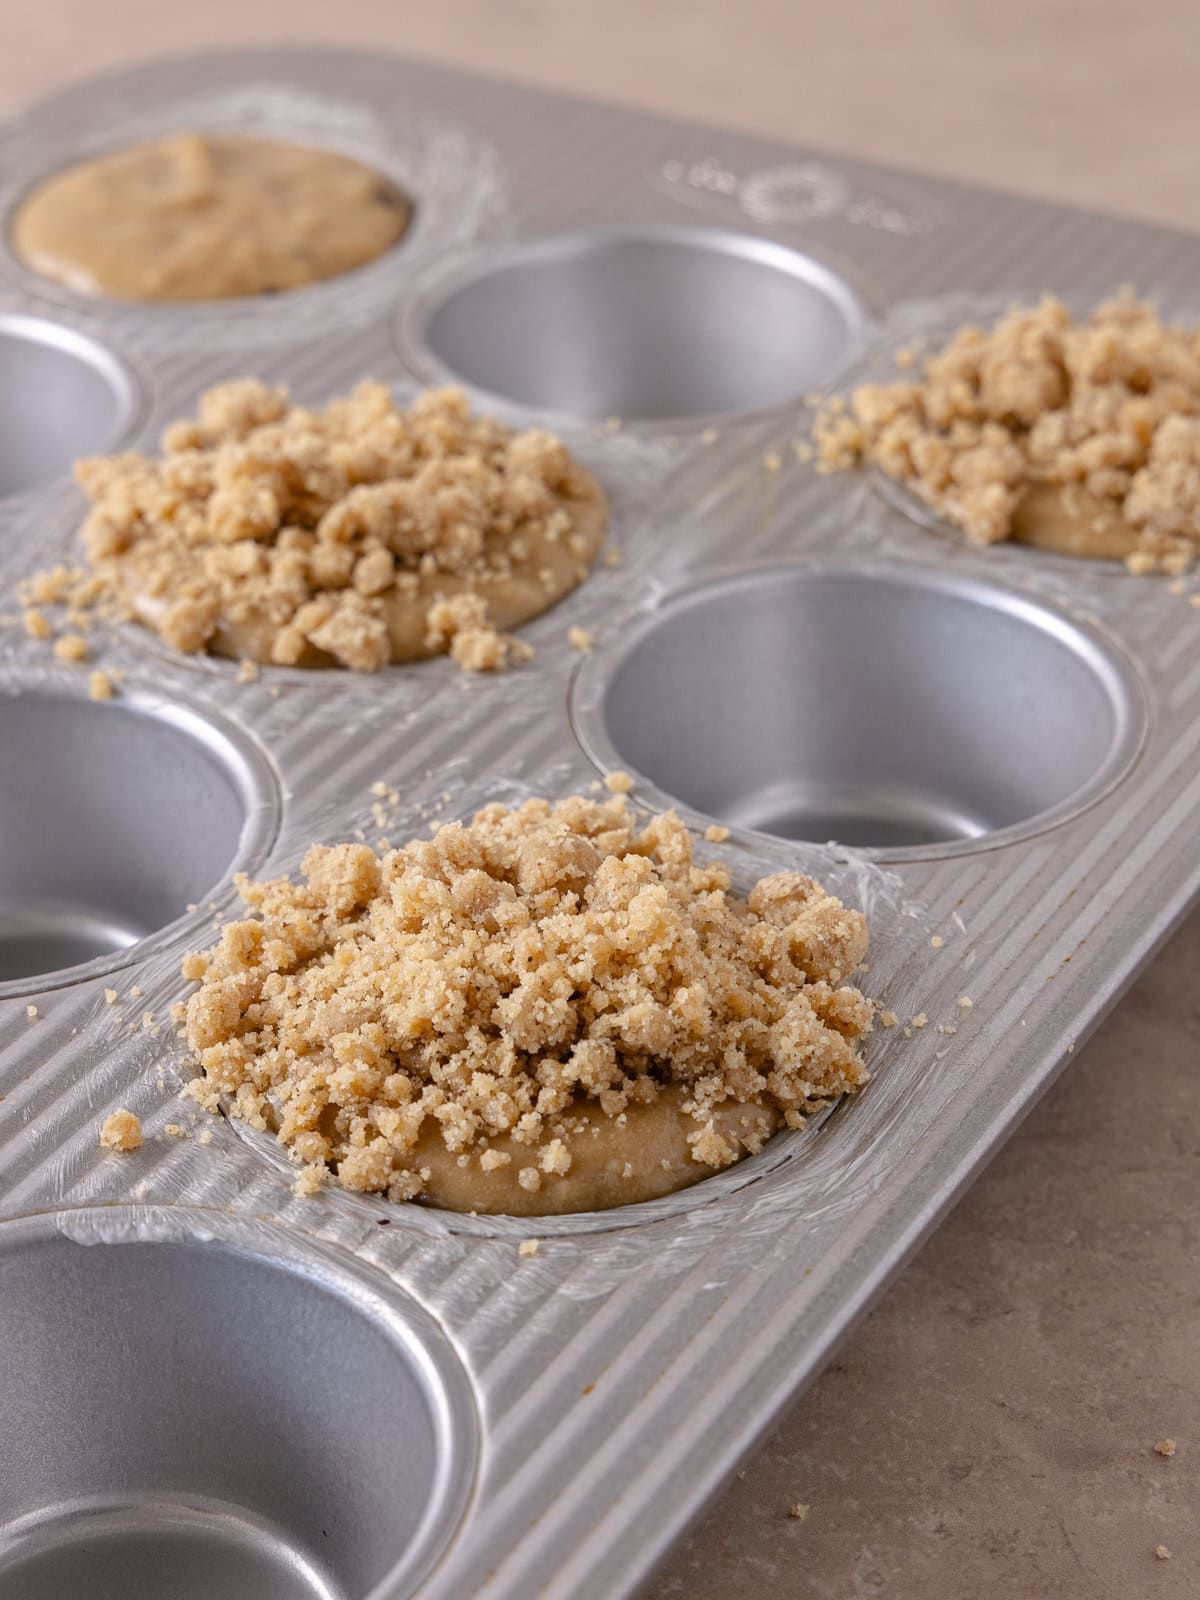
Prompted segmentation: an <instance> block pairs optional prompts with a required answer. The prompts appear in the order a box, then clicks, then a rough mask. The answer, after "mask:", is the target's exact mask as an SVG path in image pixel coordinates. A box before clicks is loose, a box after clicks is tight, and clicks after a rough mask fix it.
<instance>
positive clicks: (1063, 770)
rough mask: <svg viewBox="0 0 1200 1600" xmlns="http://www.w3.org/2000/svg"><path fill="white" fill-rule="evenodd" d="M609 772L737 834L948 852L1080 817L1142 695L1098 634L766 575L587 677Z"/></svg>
mask: <svg viewBox="0 0 1200 1600" xmlns="http://www.w3.org/2000/svg"><path fill="white" fill-rule="evenodd" d="M573 698H574V714H575V721H576V727H577V731H578V733H579V735H580V738H581V741H582V742H583V743H584V745H585V748H586V749H587V750H588V752H589V754H590V755H591V756H592V757H593V759H594V760H595V761H596V762H597V764H598V765H599V766H600V767H601V768H602V769H608V768H611V767H615V766H624V767H628V768H630V769H632V771H634V772H635V773H637V774H639V775H640V776H641V777H642V778H645V779H648V780H649V782H650V784H652V785H653V786H654V787H655V789H656V790H658V791H659V793H658V795H656V796H655V801H656V803H661V801H662V799H663V797H664V796H665V797H666V798H668V799H674V800H678V801H682V802H683V803H684V804H686V805H688V806H690V807H693V808H694V809H695V810H697V811H699V812H702V813H704V814H705V815H708V816H713V817H716V818H719V819H720V820H721V821H723V822H725V823H730V824H733V825H734V826H737V827H742V828H748V829H756V830H760V831H762V832H764V833H768V834H773V835H775V836H777V837H782V838H787V839H807V840H812V841H816V842H823V841H827V840H831V839H832V840H837V841H838V842H840V843H842V844H847V845H857V846H862V847H865V848H867V849H869V850H872V851H875V852H878V853H880V854H882V855H890V856H898V855H905V854H916V855H926V854H929V853H931V852H932V853H942V854H953V853H956V852H957V851H958V850H961V849H962V848H964V846H969V844H970V842H972V841H979V842H987V843H1001V842H1006V841H1008V840H1009V839H1011V838H1013V837H1015V836H1017V835H1021V834H1026V833H1030V832H1034V831H1039V830H1041V829H1043V828H1046V827H1049V826H1051V825H1052V824H1053V823H1056V822H1059V821H1062V820H1064V819H1065V818H1066V817H1068V816H1071V815H1074V814H1075V813H1077V812H1078V811H1080V810H1082V809H1083V808H1084V807H1085V806H1086V805H1087V804H1088V803H1090V802H1091V801H1093V800H1095V799H1096V798H1098V797H1099V796H1100V795H1101V794H1103V793H1104V792H1105V791H1106V790H1107V789H1108V788H1110V787H1111V786H1112V785H1113V784H1114V783H1116V782H1117V780H1118V779H1119V778H1120V777H1121V776H1122V775H1123V774H1124V773H1125V771H1126V770H1127V769H1128V768H1129V766H1130V764H1131V763H1132V761H1133V759H1134V758H1135V756H1136V754H1137V751H1138V749H1139V747H1140V744H1141V740H1142V736H1143V732H1144V727H1145V709H1144V700H1143V696H1142V692H1141V689H1140V685H1139V683H1138V680H1137V678H1136V676H1135V674H1134V673H1133V670H1132V668H1131V667H1130V666H1129V665H1128V664H1127V663H1126V662H1124V661H1123V660H1122V658H1121V657H1120V656H1119V655H1118V654H1117V653H1116V651H1115V649H1114V647H1113V646H1112V645H1111V644H1110V643H1109V642H1108V641H1107V640H1106V639H1105V638H1104V636H1102V635H1101V634H1100V633H1099V632H1098V631H1097V630H1095V629H1093V628H1091V627H1090V626H1088V625H1086V624H1084V623H1081V622H1077V621H1075V620H1073V619H1071V618H1070V617H1068V616H1067V615H1066V614H1065V613H1063V612H1061V611H1058V610H1056V609H1054V608H1052V607H1050V606H1049V605H1046V604H1043V603H1042V602H1040V601H1034V600H1031V599H1027V598H1025V597H1023V596H1021V595H1019V594H1016V593H1014V592H1012V591H1009V590H1006V589H1001V588H999V587H997V586H994V585H991V584H986V583H982V582H979V581H977V580H974V579H971V578H967V577H963V576H958V575H951V574H946V573H940V572H937V571H933V570H927V569H924V568H917V567H904V566H900V565H890V564H886V563H877V564H871V563H866V564H863V565H861V566H857V567H851V566H849V565H834V564H829V565H825V564H813V565H811V566H791V567H777V568H769V569H760V570H756V571H753V572H750V573H744V574H741V575H738V576H735V577H733V578H723V579H718V580H714V581H710V582H707V583H705V584H703V585H701V586H698V587H696V588H694V589H691V590H689V591H687V592H685V593H683V594H681V595H679V596H677V597H675V598H674V599H671V600H668V601H667V602H666V603H665V604H664V605H663V606H662V607H661V609H659V610H658V611H657V612H656V613H655V614H654V615H653V616H651V617H650V618H649V619H648V620H647V621H646V622H645V623H644V624H643V625H642V626H641V627H640V628H638V629H637V630H636V631H635V632H634V633H633V634H632V636H627V637H626V638H625V639H623V640H622V641H620V643H619V645H618V646H617V648H616V650H615V652H605V653H603V654H601V653H598V654H597V656H595V657H593V658H592V659H591V660H589V661H588V662H587V663H586V664H585V666H584V667H583V668H582V670H581V672H580V674H579V677H578V679H577V682H576V686H575V691H574V697H573Z"/></svg>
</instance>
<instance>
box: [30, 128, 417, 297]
mask: <svg viewBox="0 0 1200 1600" xmlns="http://www.w3.org/2000/svg"><path fill="white" fill-rule="evenodd" d="M411 214H412V207H411V205H410V204H409V201H408V199H407V197H406V196H405V195H404V194H403V193H402V192H401V191H400V190H399V189H398V188H397V187H396V185H395V184H394V183H392V182H391V181H390V180H389V179H387V178H385V177H383V176H382V175H381V174H380V173H378V172H373V171H372V170H371V168H370V167H365V166H363V164H362V163H361V162H359V161H355V160H353V159H352V158H351V157H349V156H344V155H340V154H338V152H337V151H335V150H316V149H310V148H309V147H307V146H304V145H294V144H286V143H283V142H282V141H280V140H277V139H260V138H255V137H252V136H250V135H247V134H237V133H213V134H201V133H181V134H175V135H174V136H172V137H171V138H168V139H156V140H152V141H151V142H149V143H146V144H138V145H132V146H130V147H129V148H127V149H124V150H116V151H110V152H109V153H108V154H106V155H102V156H98V157H97V158H96V159H95V160H92V161H84V162H81V163H79V164H78V165H77V166H73V167H68V168H67V169H66V171H64V172H59V173H56V174H55V176H54V177H52V178H48V179H47V180H46V182H45V183H43V184H41V185H40V186H39V187H38V188H37V189H35V190H34V191H33V193H32V194H31V195H30V196H29V198H28V199H27V200H25V201H24V203H23V204H22V205H21V207H20V209H19V210H18V212H17V214H16V218H15V220H14V222H13V228H12V236H13V244H14V246H15V248H16V251H17V254H18V255H19V256H20V257H21V258H22V259H23V260H24V261H25V262H26V263H27V264H28V265H29V266H30V267H32V268H33V269H34V270H35V271H36V272H40V273H42V274H43V275H44V276H45V277H48V278H54V279H56V280H57V281H58V282H59V283H64V284H66V285H67V287H68V288H71V289H76V290H78V291H80V292H81V293H83V294H103V295H112V296H113V297H114V298H117V299H121V300H176V301H194V300H224V299H229V298H231V297H234V296H239V295H260V294H277V293H279V292H280V291H282V290H288V289H299V288H301V287H303V285H305V284H309V283H316V282H318V281H319V280H321V279H324V278H333V277H336V276H338V275H339V274H340V273H343V272H349V271H350V270H351V269H352V268H354V267H361V266H363V265H365V263H366V262H368V261H373V260H374V259H375V258H376V256H379V255H382V254H383V252H384V251H385V250H388V249H390V248H391V246H392V245H394V244H395V243H396V241H397V240H398V239H399V238H400V237H401V235H402V234H403V233H404V232H405V230H406V228H407V227H408V222H409V218H410V216H411Z"/></svg>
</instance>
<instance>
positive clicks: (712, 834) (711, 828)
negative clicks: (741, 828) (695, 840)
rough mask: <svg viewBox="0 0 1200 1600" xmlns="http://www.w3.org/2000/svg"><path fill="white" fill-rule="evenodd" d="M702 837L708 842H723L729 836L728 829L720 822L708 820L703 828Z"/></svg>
mask: <svg viewBox="0 0 1200 1600" xmlns="http://www.w3.org/2000/svg"><path fill="white" fill-rule="evenodd" d="M704 837H705V839H707V841H708V843H709V844H724V843H725V841H726V839H728V837H729V829H728V828H727V827H726V826H725V824H724V823H722V822H710V823H709V825H708V827H707V828H705V830H704Z"/></svg>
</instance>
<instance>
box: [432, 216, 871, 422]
mask: <svg viewBox="0 0 1200 1600" xmlns="http://www.w3.org/2000/svg"><path fill="white" fill-rule="evenodd" d="M866 320H867V318H866V312H865V310H864V308H863V305H862V303H861V301H860V300H859V298H858V296H857V295H856V294H855V293H854V291H853V290H852V289H851V287H850V286H849V284H847V283H846V282H844V281H843V280H842V279H841V278H839V277H838V276H837V275H836V274H835V273H833V272H831V271H830V270H829V268H828V267H825V266H823V265H822V264H821V263H820V262H818V261H815V260H814V259H813V258H812V257H810V256H806V255H802V254H800V253H799V252H798V251H795V250H790V249H788V248H787V247H786V246H784V245H779V244H773V243H771V242H770V241H769V240H766V239H758V238H754V237H752V236H749V235H745V234H736V233H726V232H723V231H721V230H719V229H713V228H696V227H679V226H671V225H660V226H646V227H621V228H617V227H613V228H592V229H588V230H586V231H581V232H578V233H569V234H563V235H559V236H556V237H552V238H547V239H536V240H530V241H527V242H524V243H521V244H515V245H511V246H509V247H508V248H507V249H502V250H493V251H488V252H486V253H484V254H481V255H479V256H478V257H476V258H474V259H473V260H472V261H470V262H468V263H466V264H465V265H464V266H462V267H460V268H459V269H458V270H457V271H456V272H453V273H451V274H450V276H449V277H448V278H447V279H444V280H443V281H441V282H440V283H438V284H436V285H434V286H432V287H431V289H430V290H429V292H428V293H427V294H426V295H425V296H423V297H422V298H421V299H420V300H419V301H418V303H417V305H416V306H415V308H414V310H413V312H412V314H411V317H410V319H409V321H408V324H407V329H406V342H407V344H408V345H409V346H410V347H411V348H413V349H414V350H415V351H416V353H417V358H418V361H419V362H420V364H421V365H422V366H423V367H424V368H425V374H426V376H436V377H440V378H442V379H443V380H445V379H454V380H460V381H462V382H465V383H468V384H470V385H472V386H473V387H474V388H475V389H477V390H480V391H482V392H483V393H485V394H486V395H487V396H489V397H490V398H491V399H492V400H493V401H504V400H509V401H517V402H518V403H520V404H522V405H526V406H531V407H536V408H537V409H539V410H543V411H552V412H558V413H560V414H562V415H564V416H571V417H576V418H581V419H584V420H590V421H601V420H604V419H607V418H610V417H617V418H620V419H622V420H623V421H651V420H658V421H662V420H671V421H681V420H684V419H689V418H702V417H709V416H714V417H719V416H722V415H729V414H732V413H738V412H753V411H759V410H762V409H764V408H766V407H770V406H775V405H780V404H782V403H784V402H786V401H789V400H794V399H796V398H797V397H798V396H800V395H802V394H803V393H804V392H805V391H806V390H808V389H812V388H814V387H817V386H818V385H821V384H824V383H827V382H828V381H830V380H831V379H832V378H834V377H835V376H836V375H837V374H838V373H839V372H840V371H841V370H842V368H843V367H845V366H846V365H847V363H848V362H850V361H851V360H852V359H853V358H854V357H855V355H856V354H857V353H858V350H859V348H860V345H861V343H862V338H863V332H864V328H865V326H866Z"/></svg>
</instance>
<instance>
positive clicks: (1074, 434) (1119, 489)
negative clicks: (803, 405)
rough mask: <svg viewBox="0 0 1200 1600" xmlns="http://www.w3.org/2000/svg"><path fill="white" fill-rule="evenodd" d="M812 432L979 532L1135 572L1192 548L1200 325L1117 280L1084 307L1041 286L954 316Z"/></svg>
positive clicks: (1185, 557)
mask: <svg viewBox="0 0 1200 1600" xmlns="http://www.w3.org/2000/svg"><path fill="white" fill-rule="evenodd" d="M898 364H899V365H900V366H901V367H902V368H911V367H912V366H913V365H914V364H915V356H914V353H913V352H912V351H906V352H903V353H902V354H901V356H900V357H899V358H898ZM815 437H816V443H817V447H818V464H819V466H820V467H821V468H822V470H824V471H830V472H832V471H837V470H839V469H841V468H844V467H850V466H854V465H855V464H857V463H860V462H863V463H868V464H870V465H872V466H875V467H878V468H879V469H880V470H881V471H883V472H886V473H887V474H888V476H889V477H891V478H895V479H896V480H897V481H898V482H900V483H904V484H905V485H907V486H908V487H909V488H910V489H912V491H913V492H914V493H915V494H917V495H919V496H920V498H921V499H922V500H924V501H925V502H926V503H927V504H928V505H930V506H932V507H933V508H934V510H936V511H938V512H939V513H941V515H943V516H944V517H946V518H947V519H948V520H949V521H950V522H953V523H955V524H957V526H958V527H960V528H962V529H963V531H964V532H965V533H966V534H967V536H968V538H970V539H971V540H973V541H974V542H975V543H976V544H994V543H996V542H997V541H999V540H1003V539H1015V540H1018V541H1019V542H1021V543H1023V544H1028V545H1034V546H1036V547H1038V548H1040V549H1044V550H1053V551H1057V552H1060V553H1064V554H1069V555H1076V556H1084V557H1093V558H1108V559H1121V560H1124V561H1125V564H1126V566H1127V567H1128V568H1129V569H1130V571H1131V572H1136V573H1146V572H1155V571H1163V572H1170V573H1180V572H1183V571H1185V570H1186V569H1187V567H1188V566H1189V565H1190V564H1191V562H1192V561H1193V560H1194V559H1195V556H1196V554H1197V551H1200V330H1197V329H1195V328H1183V327H1175V326H1172V325H1170V324H1166V323H1163V322H1162V321H1160V319H1159V317H1158V315H1157V313H1156V312H1155V310H1154V308H1153V307H1152V306H1150V305H1147V304H1144V303H1142V302H1140V301H1138V300H1135V299H1134V298H1132V296H1130V295H1127V294H1123V295H1120V296H1118V297H1117V298H1116V299H1114V300H1108V301H1105V302H1103V303H1102V304H1100V305H1098V306H1096V307H1095V309H1094V310H1093V311H1092V312H1091V313H1090V314H1089V315H1088V316H1087V317H1086V318H1083V319H1080V320H1078V321H1076V320H1075V319H1073V318H1072V316H1071V313H1070V312H1069V311H1068V310H1067V308H1066V307H1065V306H1063V305H1062V304H1061V303H1060V302H1059V301H1057V300H1055V299H1053V298H1051V297H1047V298H1045V299H1044V300H1043V301H1042V302H1041V304H1040V305H1038V306H1036V307H1033V308H1031V309H1030V308H1021V307H1017V308H1014V309H1013V310H1011V311H1010V312H1008V313H1007V315H1006V316H1004V317H1003V318H1002V319H1001V320H1000V321H999V322H998V323H997V324H996V326H995V327H994V328H992V329H990V330H983V329H980V328H977V327H971V326H968V327H964V328H960V329H959V331H958V332H957V333H956V334H955V335H954V337H953V338H952V339H951V340H950V342H949V343H948V344H947V345H946V346H945V347H944V348H943V349H942V350H940V351H937V352H935V353H934V354H932V355H930V356H928V357H927V358H926V359H925V360H924V362H923V363H922V365H921V372H920V377H919V378H911V379H902V380H900V381H897V382H895V383H890V384H864V385H863V386H862V387H860V388H858V389H856V390H855V391H854V393H853V394H852V395H851V396H850V402H849V408H848V409H847V406H846V404H845V402H844V401H841V400H835V401H833V402H831V403H830V404H828V405H827V406H826V407H825V408H824V410H823V411H822V413H821V415H820V416H819V417H818V420H817V424H816V429H815Z"/></svg>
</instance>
